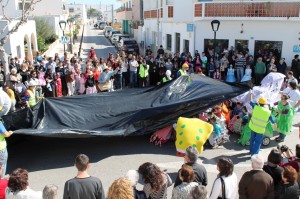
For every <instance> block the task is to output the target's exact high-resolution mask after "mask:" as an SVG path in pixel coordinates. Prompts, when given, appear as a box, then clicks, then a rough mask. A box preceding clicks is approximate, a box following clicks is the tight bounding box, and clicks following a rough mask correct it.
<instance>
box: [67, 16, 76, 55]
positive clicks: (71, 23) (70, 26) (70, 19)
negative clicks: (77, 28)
mask: <svg viewBox="0 0 300 199" xmlns="http://www.w3.org/2000/svg"><path fill="white" fill-rule="evenodd" d="M67 23H68V25H69V30H70V44H69V45H70V52H71V54H72V53H73V45H72V44H73V43H72V34H73V33H72V25H73V23H74V19H73V18H69V19H68V20H67Z"/></svg>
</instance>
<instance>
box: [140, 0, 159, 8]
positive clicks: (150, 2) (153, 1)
mask: <svg viewBox="0 0 300 199" xmlns="http://www.w3.org/2000/svg"><path fill="white" fill-rule="evenodd" d="M157 1H158V5H159V7H160V1H162V0H144V10H155V9H157Z"/></svg>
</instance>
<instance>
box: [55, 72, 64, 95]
mask: <svg viewBox="0 0 300 199" xmlns="http://www.w3.org/2000/svg"><path fill="white" fill-rule="evenodd" d="M55 81H56V89H57V90H56V91H57V97H62V84H61V78H60V73H57V74H56V80H55Z"/></svg>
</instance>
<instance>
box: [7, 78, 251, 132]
mask: <svg viewBox="0 0 300 199" xmlns="http://www.w3.org/2000/svg"><path fill="white" fill-rule="evenodd" d="M248 90H249V87H247V86H242V85H231V84H227V83H224V82H221V81H217V80H214V79H211V78H207V77H204V76H196V75H194V76H191V77H187V76H184V77H180V78H179V79H176V80H175V81H171V82H168V83H167V84H165V85H161V86H157V87H153V88H148V89H123V90H122V91H119V92H110V93H100V94H97V95H81V96H73V97H62V98H46V99H44V100H43V101H42V102H40V103H39V104H37V105H36V107H34V109H33V110H30V109H23V110H20V111H18V112H15V113H12V114H9V115H7V116H5V117H4V118H3V119H4V122H5V125H6V127H7V128H8V129H11V130H16V131H15V133H18V134H30V135H37V136H55V137H79V136H83V137H85V136H94V135H95V136H96V135H101V136H121V135H125V136H127V135H141V134H147V133H152V132H154V131H156V130H158V129H161V128H163V127H165V126H166V125H169V124H172V123H174V122H176V120H177V119H178V117H179V116H184V117H191V116H193V115H195V114H197V113H199V112H200V111H203V110H205V109H207V108H209V107H212V106H214V105H216V104H218V103H221V102H224V101H226V100H228V99H231V98H233V97H236V96H238V95H240V94H242V93H244V92H246V91H248Z"/></svg>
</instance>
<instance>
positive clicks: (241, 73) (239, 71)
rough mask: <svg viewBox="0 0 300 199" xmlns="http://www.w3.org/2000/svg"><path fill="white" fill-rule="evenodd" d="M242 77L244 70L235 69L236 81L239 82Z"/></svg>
mask: <svg viewBox="0 0 300 199" xmlns="http://www.w3.org/2000/svg"><path fill="white" fill-rule="evenodd" d="M243 76H244V68H237V69H236V80H237V82H241V80H242V78H243Z"/></svg>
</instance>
